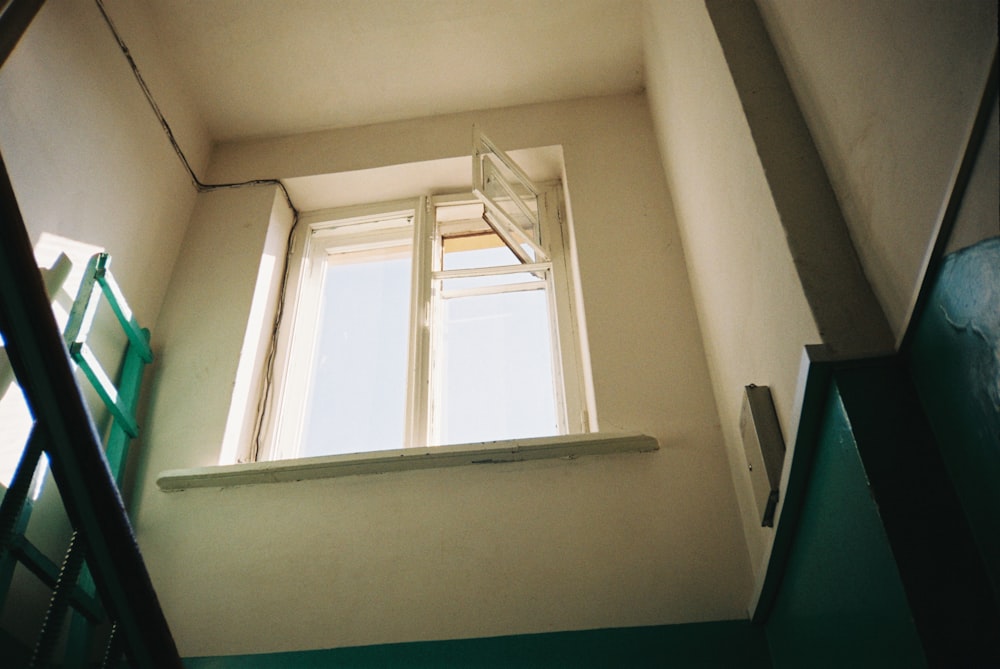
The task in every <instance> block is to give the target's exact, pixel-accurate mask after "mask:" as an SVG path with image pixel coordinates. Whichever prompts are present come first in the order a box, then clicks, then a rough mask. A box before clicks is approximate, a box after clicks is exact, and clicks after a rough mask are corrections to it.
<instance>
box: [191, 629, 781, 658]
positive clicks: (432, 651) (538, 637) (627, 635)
mask: <svg viewBox="0 0 1000 669" xmlns="http://www.w3.org/2000/svg"><path fill="white" fill-rule="evenodd" d="M184 665H185V666H186V667H187V668H188V669H320V668H321V667H322V668H323V669H326V668H328V667H338V668H350V669H368V668H374V667H407V668H408V669H431V668H434V669H441V668H444V669H448V668H458V667H463V668H466V667H468V668H481V669H493V668H495V669H501V668H504V669H508V668H512V667H517V668H519V669H520V668H525V669H531V668H533V667H537V668H539V669H541V668H543V667H544V668H549V667H567V668H569V667H573V668H582V669H587V668H597V667H609V668H610V667H637V668H641V667H650V668H652V667H672V668H676V669H714V668H718V669H723V668H725V669H731V668H733V667H739V668H741V669H744V668H745V669H770V667H771V662H770V659H769V656H768V650H767V641H766V639H765V637H764V630H763V628H762V627H759V626H756V625H752V624H751V623H750V622H748V621H726V622H713V623H700V624H689V625H665V626H658V627H632V628H619V629H604V630H591V631H583V632H554V633H549V634H528V635H521V636H508V637H495V638H487V639H463V640H454V641H425V642H418V643H400V644H387V645H383V646H365V647H361V648H335V649H332V650H314V651H300V652H291V653H273V654H267V655H243V656H229V657H203V658H190V659H187V660H185V661H184Z"/></svg>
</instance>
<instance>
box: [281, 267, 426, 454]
mask: <svg viewBox="0 0 1000 669" xmlns="http://www.w3.org/2000/svg"><path fill="white" fill-rule="evenodd" d="M394 251H395V252H388V251H387V252H385V253H384V254H383V256H382V257H381V258H379V257H373V256H372V254H371V253H370V252H369V253H365V254H364V255H363V256H361V255H360V254H359V257H358V258H357V260H358V261H357V262H351V261H350V260H351V254H347V255H341V256H340V257H338V258H337V259H336V262H331V264H329V265H328V267H327V268H326V274H325V277H324V284H323V297H322V306H321V313H320V320H319V326H318V327H319V331H318V335H317V340H316V342H317V343H316V352H315V354H314V364H313V372H312V379H311V384H310V390H309V395H308V405H307V409H306V415H305V424H304V429H303V439H302V445H301V449H300V455H301V456H303V457H306V456H310V455H328V454H334V453H356V452H361V451H372V450H381V449H387V448H402V447H403V435H404V418H405V407H406V374H407V360H406V358H407V351H408V337H409V317H410V304H409V301H410V266H411V259H410V257H409V256H408V255H406V256H404V257H400V255H399V253H398V250H394Z"/></svg>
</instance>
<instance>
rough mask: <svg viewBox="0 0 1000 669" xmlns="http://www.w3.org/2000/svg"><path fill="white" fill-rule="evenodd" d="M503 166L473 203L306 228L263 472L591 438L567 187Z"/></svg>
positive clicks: (360, 210) (296, 251)
mask: <svg viewBox="0 0 1000 669" xmlns="http://www.w3.org/2000/svg"><path fill="white" fill-rule="evenodd" d="M487 142H488V140H487ZM494 156H498V157H494ZM499 156H500V154H499V153H497V152H496V150H495V148H494V147H492V146H491V145H490V146H488V147H487V149H486V152H485V153H480V152H478V151H477V154H476V155H475V156H474V157H473V163H474V166H475V167H476V168H477V169H480V168H481V169H483V171H484V175H485V176H484V178H483V180H482V181H478V180H477V183H476V192H474V193H465V194H455V195H447V196H434V197H418V198H413V199H410V200H403V201H394V202H387V203H381V204H375V205H370V206H363V207H350V208H342V209H334V210H325V211H322V212H313V213H310V214H304V215H303V216H302V217H301V219H300V223H299V225H300V226H301V230H302V232H301V233H299V234H298V235H297V239H296V241H295V242H294V243H293V248H292V252H291V254H290V259H289V262H290V263H292V265H291V266H292V267H293V270H294V271H292V272H291V273H290V276H289V283H288V285H287V287H286V300H287V302H286V304H287V306H286V317H285V318H284V319H283V323H282V326H281V329H280V331H279V338H278V347H277V352H276V363H275V365H276V367H275V369H276V375H275V378H276V387H275V393H274V399H273V402H274V404H273V406H272V409H271V410H270V411H268V412H267V415H268V416H269V417H270V418H269V420H268V422H267V425H265V439H264V440H263V443H264V445H265V447H264V449H262V452H261V453H259V454H258V459H261V460H278V459H287V458H297V457H309V456H318V455H333V454H341V453H357V452H367V451H376V450H384V449H395V448H401V447H424V446H436V445H445V444H459V443H479V442H487V441H498V440H504V439H517V438H526V437H542V436H552V435H559V434H571V433H582V432H586V431H587V429H588V424H587V423H588V422H587V417H586V415H585V412H584V409H583V406H584V400H583V377H582V364H581V362H580V361H581V352H580V343H579V333H578V328H577V327H576V326H575V323H576V320H575V319H576V316H575V309H574V305H573V296H574V294H575V292H574V290H573V288H572V286H571V283H570V282H571V280H572V279H571V272H570V271H569V259H568V252H567V249H568V240H567V239H566V238H565V232H564V230H563V225H562V221H563V219H564V217H563V214H562V207H563V203H562V198H563V194H562V191H561V187H560V186H559V184H558V183H555V184H547V185H545V186H544V187H540V186H537V185H535V184H532V183H531V182H530V181H529V180H528V179H527V177H526V176H524V174H523V172H522V173H520V174H515V175H514V177H515V183H514V184H511V183H508V181H509V177H510V174H509V172H510V170H508V169H507V166H506V165H503V166H502V167H503V169H504V170H507V172H508V173H505V174H501V173H500V172H501V170H500V169H499V168H498V169H497V170H493V167H490V166H487V167H485V168H482V167H481V166H482V165H484V164H485V163H487V162H489V163H491V164H492V163H494V162H498V163H502V162H503V161H504V160H507V161H509V158H507V157H506V156H505V155H504V156H502V157H499ZM511 164H513V163H511ZM491 170H493V171H491ZM517 171H518V172H520V170H517ZM494 172H496V173H497V174H499V178H498V176H497V174H494ZM500 179H503V184H502V185H501V184H500ZM484 196H485V197H484ZM513 197H516V198H518V199H517V201H516V202H515V201H514V200H512V198H513Z"/></svg>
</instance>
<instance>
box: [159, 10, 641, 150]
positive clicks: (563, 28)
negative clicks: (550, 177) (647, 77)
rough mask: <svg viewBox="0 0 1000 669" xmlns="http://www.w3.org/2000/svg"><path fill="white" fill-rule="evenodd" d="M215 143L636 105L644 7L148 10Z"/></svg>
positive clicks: (639, 85)
mask: <svg viewBox="0 0 1000 669" xmlns="http://www.w3.org/2000/svg"><path fill="white" fill-rule="evenodd" d="M146 1H147V5H148V8H149V12H150V14H151V18H152V19H153V23H154V26H155V28H156V30H157V31H158V32H159V37H160V41H161V44H162V46H163V48H164V49H165V50H166V52H167V56H168V58H170V59H172V60H173V61H174V63H173V64H174V65H175V66H176V68H177V71H178V72H179V73H180V76H181V78H182V80H183V82H184V85H185V87H186V89H187V91H188V93H189V94H190V95H191V96H192V97H193V98H194V101H195V104H196V105H197V107H198V108H199V110H200V112H201V114H202V117H203V119H204V121H205V123H206V125H207V126H208V130H209V133H210V134H211V136H212V138H213V139H215V140H231V139H237V138H244V137H261V136H276V135H287V134H294V133H299V132H306V131H310V130H318V129H323V128H338V127H350V126H357V125H365V124H370V123H381V122H386V121H394V120H401V119H408V118H418V117H422V116H433V115H437V114H446V113H452V112H460V111H469V110H472V109H483V108H492V107H506V106H511V105H518V104H528V103H534V102H548V101H553V100H564V99H572V98H579V97H587V96H594V95H610V94H617V93H627V92H637V91H639V90H641V88H642V85H643V71H642V44H641V42H642V35H641V32H642V31H641V25H640V14H641V12H640V7H639V0H270V1H267V0H146Z"/></svg>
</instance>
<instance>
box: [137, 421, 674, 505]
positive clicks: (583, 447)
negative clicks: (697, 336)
mask: <svg viewBox="0 0 1000 669" xmlns="http://www.w3.org/2000/svg"><path fill="white" fill-rule="evenodd" d="M659 448H660V447H659V444H658V443H657V441H656V439H655V438H654V437H649V436H646V435H644V434H635V433H630V434H607V433H600V432H597V433H593V434H574V435H563V436H558V437H540V438H536V439H513V440H510V441H492V442H487V443H483V444H458V445H455V446H435V447H429V448H400V449H395V450H389V451H373V452H369V453H349V454H345V455H327V456H322V457H316V458H301V459H297V460H277V461H273V462H251V463H246V464H237V465H220V466H216V467H196V468H192V469H173V470H168V471H165V472H162V473H161V474H160V475H159V476H158V477H157V479H156V484H157V485H158V486H159V487H160V490H163V491H165V492H174V491H178V490H187V489H189V488H222V487H228V486H237V485H253V484H258V483H278V482H281V481H304V480H308V479H323V478H334V477H337V476H354V475H358V474H384V473H387V472H398V471H409V470H413V469H433V468H441V467H458V466H463V465H487V464H496V463H502V462H521V461H524V460H542V459H549V458H563V459H573V458H577V457H579V456H583V455H599V454H603V453H628V452H649V451H656V450H659Z"/></svg>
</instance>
